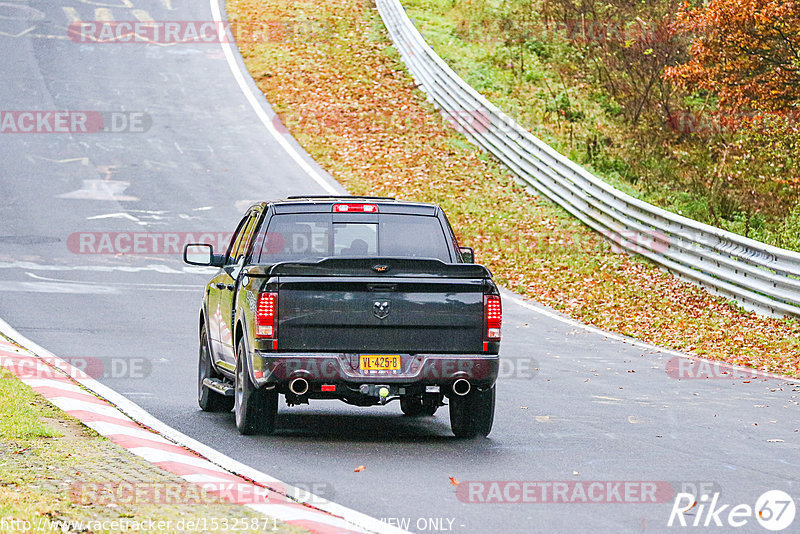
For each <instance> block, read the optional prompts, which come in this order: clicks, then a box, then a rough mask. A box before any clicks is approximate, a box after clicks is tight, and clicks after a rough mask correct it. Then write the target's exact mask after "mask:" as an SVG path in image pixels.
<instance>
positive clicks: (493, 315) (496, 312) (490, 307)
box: [483, 295, 503, 341]
mask: <svg viewBox="0 0 800 534" xmlns="http://www.w3.org/2000/svg"><path fill="white" fill-rule="evenodd" d="M483 305H484V315H485V316H486V339H489V340H492V341H499V340H500V329H501V328H502V326H503V306H502V304H501V303H500V297H498V296H497V295H485V296H484V297H483Z"/></svg>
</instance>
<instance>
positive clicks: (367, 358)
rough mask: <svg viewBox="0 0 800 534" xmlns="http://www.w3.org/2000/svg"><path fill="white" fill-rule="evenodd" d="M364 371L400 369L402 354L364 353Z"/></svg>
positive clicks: (362, 359) (362, 366)
mask: <svg viewBox="0 0 800 534" xmlns="http://www.w3.org/2000/svg"><path fill="white" fill-rule="evenodd" d="M361 370H362V371H399V370H400V356H398V355H396V354H362V355H361Z"/></svg>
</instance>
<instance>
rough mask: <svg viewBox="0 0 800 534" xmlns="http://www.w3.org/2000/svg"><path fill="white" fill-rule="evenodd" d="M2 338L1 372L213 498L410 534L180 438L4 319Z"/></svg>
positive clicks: (327, 527) (290, 516) (312, 521)
mask: <svg viewBox="0 0 800 534" xmlns="http://www.w3.org/2000/svg"><path fill="white" fill-rule="evenodd" d="M0 333H2V334H3V335H4V336H6V337H7V338H8V339H9V340H13V342H11V341H9V340H7V339H6V338H5V337H0V366H1V367H5V368H7V369H8V370H10V371H11V372H12V373H13V374H14V375H16V376H17V377H18V378H19V379H20V380H21V381H22V382H23V383H25V384H27V385H28V386H30V387H31V388H33V390H34V391H36V392H37V393H39V394H40V395H42V396H43V397H45V398H46V399H47V400H48V401H50V402H51V403H52V404H54V405H56V406H58V407H59V408H61V409H62V410H63V411H65V412H66V413H67V414H69V415H71V416H72V417H74V418H76V419H78V420H80V421H81V422H82V423H83V424H85V425H86V426H88V427H90V428H92V429H94V430H95V431H96V432H97V433H99V434H101V435H103V436H105V437H107V438H108V439H110V440H111V441H113V442H114V443H116V444H118V445H120V446H122V447H123V448H125V449H127V450H128V451H130V452H131V453H133V454H135V455H137V456H139V457H141V458H144V459H145V460H147V461H148V462H150V463H152V464H154V465H156V466H158V467H160V468H161V469H163V470H165V471H168V472H170V473H173V474H175V475H177V476H179V477H181V478H183V479H184V480H187V481H189V482H192V483H194V484H197V485H198V486H200V487H201V488H202V489H203V491H204V492H205V493H207V494H213V495H217V496H219V497H221V498H224V499H227V500H229V501H231V502H234V503H237V504H242V505H244V506H247V507H248V508H251V509H253V510H255V511H257V512H259V513H262V514H264V515H266V516H269V517H270V518H274V519H277V520H279V521H283V522H285V523H288V524H291V525H296V526H299V527H302V528H305V529H308V530H309V531H311V532H317V533H320V534H334V533H336V534H338V533H365V532H374V533H389V534H394V533H403V532H406V531H404V530H401V529H399V528H397V527H394V526H392V525H389V524H387V523H385V522H382V521H379V520H377V519H375V518H372V517H370V516H367V515H365V514H362V513H360V512H356V511H354V510H351V509H349V508H346V507H344V506H340V505H338V504H336V503H333V502H330V501H328V500H326V499H322V498H320V497H317V496H315V495H313V494H310V493H308V492H306V491H302V490H300V489H297V488H294V487H292V486H290V485H288V484H284V483H283V482H281V481H279V480H277V479H275V478H273V477H271V476H269V475H266V474H264V473H261V472H260V471H257V470H255V469H253V468H251V467H248V466H246V465H244V464H241V463H239V462H237V461H236V460H233V459H232V458H229V457H227V456H225V455H224V454H222V453H220V452H218V451H216V450H214V449H212V448H210V447H208V446H207V445H204V444H202V443H200V442H198V441H196V440H194V439H192V438H190V437H188V436H186V435H184V434H182V433H180V432H178V431H177V430H175V429H173V428H171V427H169V426H168V425H166V424H164V423H162V422H161V421H159V420H158V419H156V418H155V417H153V416H152V415H150V414H148V413H147V412H145V411H144V410H143V409H142V408H141V407H139V406H137V405H136V404H134V403H133V402H131V401H130V400H128V399H126V398H125V397H123V396H122V395H120V394H119V393H117V392H115V391H113V390H112V389H110V388H108V387H106V386H104V385H103V384H101V383H99V382H98V381H97V380H95V379H93V378H91V377H90V376H88V375H87V374H86V373H84V372H83V371H81V370H80V369H78V368H76V367H74V366H72V365H70V364H69V363H67V362H65V361H64V360H62V359H60V358H58V357H57V356H55V355H53V354H52V353H50V352H49V351H47V350H46V349H44V348H42V347H40V346H38V345H36V344H35V343H33V342H31V341H30V340H28V339H26V338H24V337H23V336H21V335H20V334H19V333H18V332H16V331H15V330H14V329H13V328H11V327H10V326H9V325H8V324H7V323H6V322H4V321H2V320H0ZM311 503H313V504H311Z"/></svg>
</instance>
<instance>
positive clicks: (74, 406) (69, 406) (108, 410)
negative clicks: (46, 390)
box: [47, 390, 127, 421]
mask: <svg viewBox="0 0 800 534" xmlns="http://www.w3.org/2000/svg"><path fill="white" fill-rule="evenodd" d="M81 392H82V393H83V394H85V395H88V393H86V391H84V390H81ZM92 396H94V395H92ZM47 400H49V401H50V402H52V403H53V404H57V405H58V407H59V408H61V409H62V410H64V411H65V412H74V411H81V412H91V413H96V414H99V415H107V416H109V417H116V418H119V419H120V420H121V421H125V420H127V419H125V418H123V417H122V416H121V414H120V413H119V410H117V409H116V408H114V407H113V406H111V405H109V404H99V403H96V402H87V401H82V400H80V399H73V398H72V397H47Z"/></svg>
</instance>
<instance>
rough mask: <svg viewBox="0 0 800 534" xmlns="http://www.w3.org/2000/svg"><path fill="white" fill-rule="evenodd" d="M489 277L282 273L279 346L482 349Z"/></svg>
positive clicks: (407, 350) (404, 350) (409, 350)
mask: <svg viewBox="0 0 800 534" xmlns="http://www.w3.org/2000/svg"><path fill="white" fill-rule="evenodd" d="M483 287H484V285H483V280H470V279H455V280H447V279H442V280H438V279H429V280H426V279H419V278H405V277H402V278H397V277H393V278H391V279H386V278H383V277H381V278H372V279H370V278H319V277H281V278H280V279H279V302H280V305H279V307H278V350H281V351H287V350H288V351H291V350H297V351H347V352H352V351H354V350H358V351H375V352H401V353H418V352H450V353H453V352H455V353H479V352H481V349H482V346H483V334H482V333H483V320H484V319H483Z"/></svg>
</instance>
